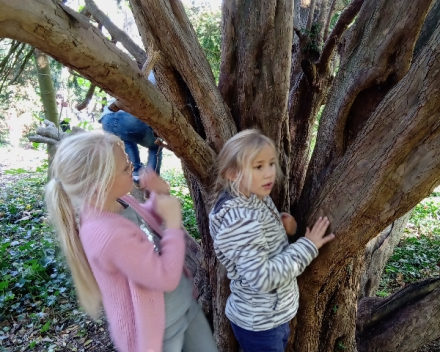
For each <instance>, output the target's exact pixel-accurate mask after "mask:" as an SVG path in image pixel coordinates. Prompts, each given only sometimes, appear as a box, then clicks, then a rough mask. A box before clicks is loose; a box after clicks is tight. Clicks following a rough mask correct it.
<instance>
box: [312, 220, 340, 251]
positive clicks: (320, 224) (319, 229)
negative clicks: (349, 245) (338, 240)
mask: <svg viewBox="0 0 440 352" xmlns="http://www.w3.org/2000/svg"><path fill="white" fill-rule="evenodd" d="M329 225H330V221H329V220H328V219H327V217H324V218H323V217H320V218H319V219H318V220H317V221H316V223H315V225H314V226H313V228H312V230H310V228H309V227H307V231H306V236H305V237H306V238H308V239H309V240H310V241H312V242H313V243H314V244H315V246H316V248H318V249H319V248H321V247H322V246H323V245H325V244H326V243H327V242H330V241H331V240H333V239H334V238H335V235H334V234H333V233H331V234H330V235H327V236H324V235H325V231H326V230H327V227H328V226H329Z"/></svg>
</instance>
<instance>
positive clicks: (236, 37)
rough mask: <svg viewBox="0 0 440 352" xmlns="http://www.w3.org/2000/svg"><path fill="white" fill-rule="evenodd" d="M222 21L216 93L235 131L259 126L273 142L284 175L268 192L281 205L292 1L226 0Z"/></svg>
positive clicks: (284, 204)
mask: <svg viewBox="0 0 440 352" xmlns="http://www.w3.org/2000/svg"><path fill="white" fill-rule="evenodd" d="M223 19H224V22H223V27H222V33H223V42H222V57H221V67H220V78H219V88H220V91H221V94H222V96H223V98H224V99H225V101H226V103H227V104H228V105H229V107H230V108H231V113H232V116H233V118H234V121H235V123H236V124H237V126H238V129H239V130H243V129H246V128H259V129H261V130H262V131H264V133H265V134H266V135H267V136H269V137H270V138H272V139H273V140H274V141H275V144H276V146H277V149H278V151H279V159H280V165H281V169H282V171H283V173H284V175H285V178H284V179H283V183H281V184H279V185H278V186H277V188H276V189H275V190H274V191H273V192H272V196H273V198H274V200H275V202H276V203H277V204H278V205H279V207H280V208H281V209H287V208H288V206H289V192H288V190H289V187H288V185H289V174H290V168H291V164H290V160H289V152H290V138H289V126H288V114H287V102H288V91H289V86H290V65H291V43H292V36H293V28H292V23H293V1H290V0H271V1H238V0H226V1H224V2H223ZM274 63H276V64H274Z"/></svg>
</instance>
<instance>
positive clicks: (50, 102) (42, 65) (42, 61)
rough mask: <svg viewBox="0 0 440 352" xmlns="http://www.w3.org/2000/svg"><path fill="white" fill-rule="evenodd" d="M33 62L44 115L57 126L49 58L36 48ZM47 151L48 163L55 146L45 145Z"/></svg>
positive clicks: (57, 119) (57, 120) (54, 94)
mask: <svg viewBox="0 0 440 352" xmlns="http://www.w3.org/2000/svg"><path fill="white" fill-rule="evenodd" d="M34 58H35V64H36V67H37V74H38V83H39V86H40V96H41V100H42V102H43V108H44V117H45V118H46V120H49V121H51V122H53V123H54V124H55V126H57V127H58V126H59V124H60V121H59V117H58V107H57V100H56V92H55V87H54V84H53V79H52V74H51V71H50V64H49V58H48V57H47V55H46V54H45V53H44V52H42V51H40V50H38V49H35V50H34ZM47 152H48V153H49V164H50V163H51V161H52V158H53V156H54V154H55V148H54V147H53V146H52V145H48V146H47Z"/></svg>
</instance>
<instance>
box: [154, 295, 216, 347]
mask: <svg viewBox="0 0 440 352" xmlns="http://www.w3.org/2000/svg"><path fill="white" fill-rule="evenodd" d="M163 352H217V346H216V344H215V341H214V337H213V336H212V331H211V328H210V326H209V324H208V321H207V320H206V318H205V314H203V311H202V308H200V306H199V305H198V304H197V302H196V301H195V300H193V302H192V303H191V306H190V308H189V309H188V311H187V312H186V313H185V314H184V315H183V316H182V317H181V318H180V319H179V320H178V321H176V322H175V323H174V324H172V325H171V326H169V327H168V328H167V329H166V330H165V336H164V341H163Z"/></svg>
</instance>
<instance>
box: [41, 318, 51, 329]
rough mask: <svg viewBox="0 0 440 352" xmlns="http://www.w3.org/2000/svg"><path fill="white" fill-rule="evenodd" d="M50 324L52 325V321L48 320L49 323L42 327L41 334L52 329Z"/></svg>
mask: <svg viewBox="0 0 440 352" xmlns="http://www.w3.org/2000/svg"><path fill="white" fill-rule="evenodd" d="M50 323H51V321H50V320H48V321H47V322H46V323H45V324H44V325H43V326H42V328H41V329H40V331H41V332H46V331H47V330H49V328H50Z"/></svg>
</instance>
